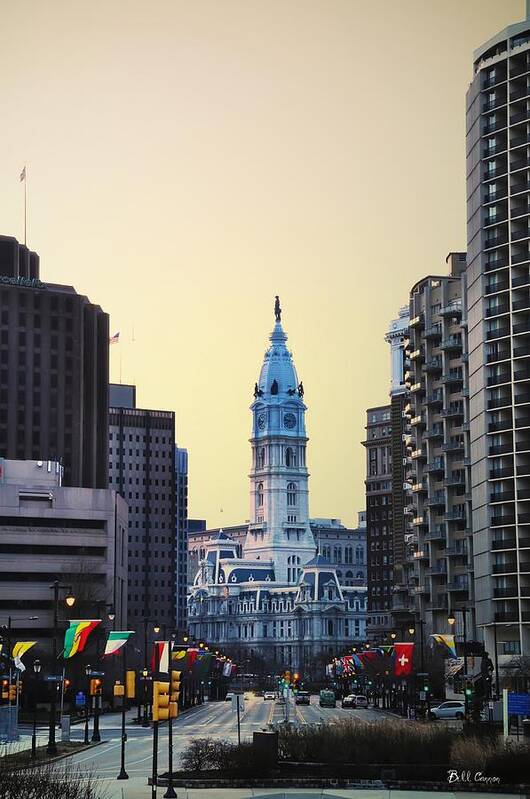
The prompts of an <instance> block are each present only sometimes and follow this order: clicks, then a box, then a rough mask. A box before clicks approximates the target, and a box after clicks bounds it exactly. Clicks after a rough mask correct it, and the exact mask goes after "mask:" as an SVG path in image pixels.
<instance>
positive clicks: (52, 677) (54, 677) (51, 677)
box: [44, 674, 63, 682]
mask: <svg viewBox="0 0 530 799" xmlns="http://www.w3.org/2000/svg"><path fill="white" fill-rule="evenodd" d="M44 679H45V681H47V682H62V679H63V675H62V674H48V675H46V677H45V678H44Z"/></svg>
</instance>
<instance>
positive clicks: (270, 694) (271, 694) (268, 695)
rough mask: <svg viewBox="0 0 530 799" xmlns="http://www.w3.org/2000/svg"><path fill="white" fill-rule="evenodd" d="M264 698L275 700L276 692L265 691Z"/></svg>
mask: <svg viewBox="0 0 530 799" xmlns="http://www.w3.org/2000/svg"><path fill="white" fill-rule="evenodd" d="M263 699H264V700H265V699H272V701H273V702H274V700H275V699H276V694H275V693H274V691H265V693H264V694H263Z"/></svg>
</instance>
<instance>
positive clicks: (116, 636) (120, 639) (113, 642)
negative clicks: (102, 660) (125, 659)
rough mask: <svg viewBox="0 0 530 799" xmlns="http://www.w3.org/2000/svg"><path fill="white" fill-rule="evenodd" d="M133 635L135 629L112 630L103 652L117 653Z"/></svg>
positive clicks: (105, 653)
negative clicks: (124, 630)
mask: <svg viewBox="0 0 530 799" xmlns="http://www.w3.org/2000/svg"><path fill="white" fill-rule="evenodd" d="M131 635H134V630H128V631H126V632H123V631H119V630H112V632H110V633H109V637H108V638H107V643H106V644H105V651H104V652H103V654H104V655H115V654H116V652H118V651H119V650H120V649H121V648H122V646H124V645H125V644H126V643H127V641H128V640H129V638H130V637H131Z"/></svg>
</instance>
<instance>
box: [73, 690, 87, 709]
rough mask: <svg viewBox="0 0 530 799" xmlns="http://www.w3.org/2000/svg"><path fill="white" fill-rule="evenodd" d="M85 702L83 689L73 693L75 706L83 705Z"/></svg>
mask: <svg viewBox="0 0 530 799" xmlns="http://www.w3.org/2000/svg"><path fill="white" fill-rule="evenodd" d="M85 704H86V697H85V695H84V693H83V691H79V692H78V693H77V694H76V695H75V706H76V707H84V706H85Z"/></svg>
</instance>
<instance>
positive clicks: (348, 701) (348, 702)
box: [342, 694, 355, 707]
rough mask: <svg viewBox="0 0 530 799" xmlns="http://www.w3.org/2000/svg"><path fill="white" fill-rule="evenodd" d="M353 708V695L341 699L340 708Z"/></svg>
mask: <svg viewBox="0 0 530 799" xmlns="http://www.w3.org/2000/svg"><path fill="white" fill-rule="evenodd" d="M354 706H355V696H354V694H348V696H343V697H342V707H354Z"/></svg>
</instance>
